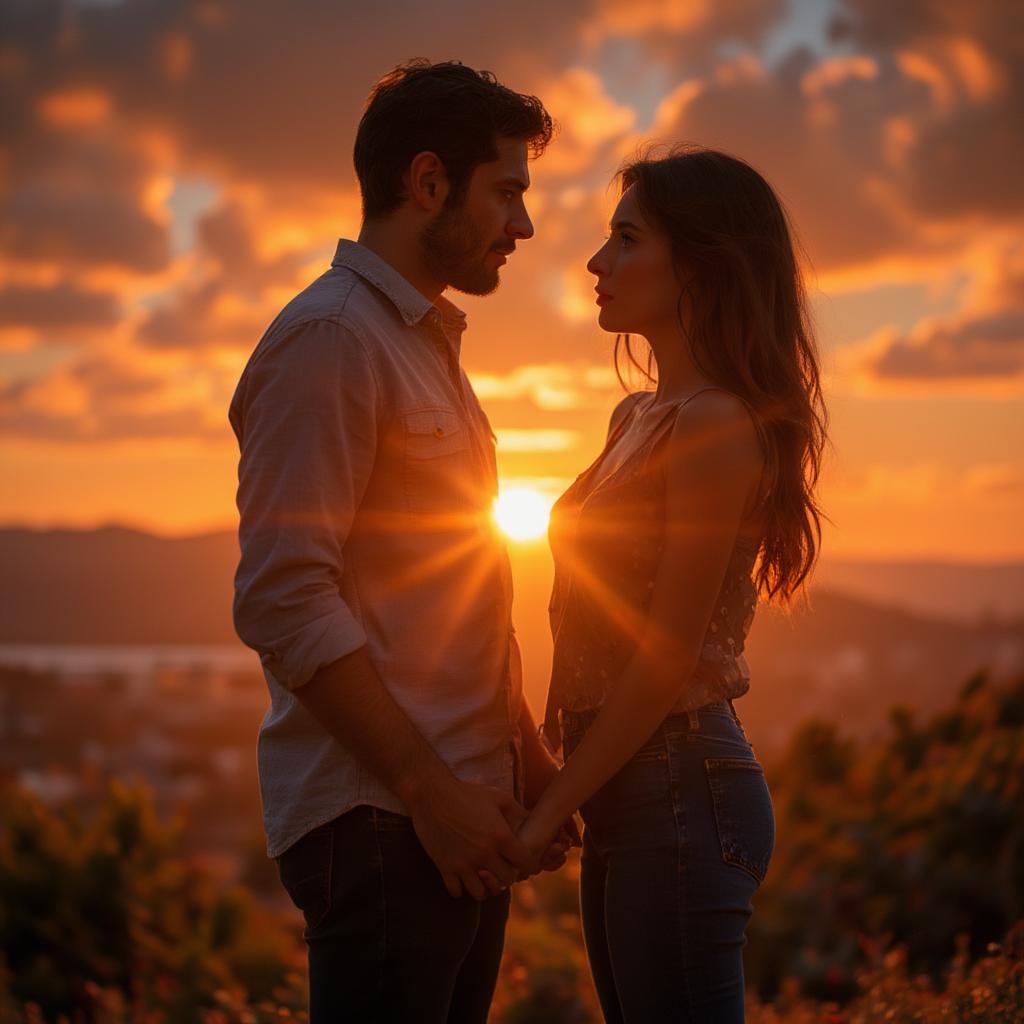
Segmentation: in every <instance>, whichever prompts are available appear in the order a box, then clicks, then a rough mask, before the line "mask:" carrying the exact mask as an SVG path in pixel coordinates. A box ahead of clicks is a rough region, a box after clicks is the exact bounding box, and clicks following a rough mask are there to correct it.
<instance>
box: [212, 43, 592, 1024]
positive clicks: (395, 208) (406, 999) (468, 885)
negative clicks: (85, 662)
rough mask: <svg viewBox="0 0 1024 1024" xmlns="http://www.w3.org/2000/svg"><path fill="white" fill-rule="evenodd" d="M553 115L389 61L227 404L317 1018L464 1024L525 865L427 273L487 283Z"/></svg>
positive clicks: (481, 441)
mask: <svg viewBox="0 0 1024 1024" xmlns="http://www.w3.org/2000/svg"><path fill="white" fill-rule="evenodd" d="M551 134H552V123H551V119H550V117H549V116H548V114H547V112H546V111H545V110H544V107H543V105H542V104H541V103H540V101H539V100H537V99H536V98H535V97H531V96H523V95H520V94H517V93H514V92H512V91H511V90H509V89H507V88H505V87H504V86H502V85H500V84H499V83H497V82H496V81H495V80H494V78H493V76H491V75H489V74H488V73H486V72H476V71H473V70H472V69H470V68H467V67H464V66H463V65H461V64H457V63H444V64H430V63H428V62H426V61H416V62H412V63H410V64H407V65H404V66H402V67H399V68H396V69H395V70H394V71H393V72H391V73H390V74H388V75H387V76H385V78H383V79H382V80H381V82H379V83H378V85H377V86H376V88H375V89H374V91H373V93H372V94H371V96H370V99H369V102H368V105H367V108H366V111H365V113H364V115H363V117H362V120H361V122H360V125H359V129H358V133H357V136H356V143H355V167H356V173H357V176H358V179H359V184H360V190H361V193H362V200H363V225H362V228H361V230H360V233H359V238H358V241H357V242H351V241H346V240H342V241H341V242H340V243H339V245H338V249H337V254H336V256H335V258H334V261H333V263H332V265H331V268H330V269H329V270H328V271H327V272H326V273H325V274H323V275H322V276H321V277H320V278H318V279H317V280H316V281H314V282H313V283H312V284H311V285H310V286H309V287H308V288H306V289H305V290H304V291H303V292H301V293H300V294H299V295H298V296H297V297H296V298H295V299H293V300H292V301H291V302H290V303H289V304H288V305H287V306H285V308H284V309H283V310H282V312H281V313H280V314H279V315H278V316H277V318H276V319H275V320H274V322H273V323H272V324H271V325H270V327H269V328H268V329H267V332H266V334H265V335H264V336H263V338H262V339H261V341H260V343H259V345H258V346H257V348H256V350H255V351H254V353H253V355H252V357H251V358H250V360H249V362H248V364H247V365H246V367H245V370H244V372H243V374H242V377H241V380H240V381H239V384H238V388H237V390H236V393H235V395H234V398H233V399H232V403H231V410H230V420H231V424H232V427H233V429H234V431H235V434H236V436H237V438H238V442H239V447H240V450H241V459H240V463H239V488H238V508H239V513H240V528H239V539H240V544H241V560H240V563H239V566H238V571H237V574H236V578H235V602H234V616H235V626H236V629H237V631H238V634H239V636H240V637H241V638H242V640H243V641H244V642H245V643H247V644H248V645H249V646H250V647H252V648H254V649H255V650H256V651H258V652H259V654H260V659H261V662H262V665H263V669H264V674H265V676H266V679H267V684H268V686H269V688H270V694H271V701H272V702H271V708H270V711H269V712H268V714H267V716H266V718H265V719H264V722H263V725H262V728H261V731H260V738H259V768H260V786H261V793H262V798H263V805H264V821H265V825H266V830H267V843H268V853H269V855H270V856H272V857H275V858H277V859H278V864H279V869H280V873H281V878H282V882H283V883H284V885H285V887H286V889H287V890H288V892H289V894H290V895H291V897H292V899H293V901H294V902H295V904H296V905H297V906H298V907H299V909H301V910H302V911H303V914H304V916H305V919H306V932H305V937H306V941H307V944H308V947H309V970H310V1018H311V1021H312V1024H324V1022H327V1021H341V1020H345V1021H363V1020H365V1021H392V1020H393V1021H416V1022H433V1021H473V1022H480V1024H483V1022H484V1021H485V1020H486V1017H487V1009H488V1006H489V1004H490V1000H491V996H492V994H493V990H494V985H495V981H496V978H497V971H498V964H499V961H500V957H501V950H502V944H503V941H504V929H505V921H506V918H507V915H508V899H509V895H508V886H509V885H510V884H511V883H512V882H513V881H514V880H515V879H516V878H517V877H520V876H521V875H522V874H524V873H527V872H529V871H531V870H533V869H535V865H533V864H532V862H531V858H530V855H529V853H528V852H527V851H526V849H525V848H524V846H523V844H522V843H520V842H519V841H518V840H517V838H516V836H515V830H516V828H517V826H518V825H519V824H520V823H521V821H522V820H523V818H524V817H525V813H526V812H525V810H524V804H525V806H527V807H528V806H532V804H533V802H535V800H536V798H537V797H538V796H539V794H540V792H541V791H542V790H543V788H544V786H545V785H546V784H547V781H548V780H549V779H550V777H551V776H552V774H553V773H554V772H555V771H556V770H557V769H556V765H555V764H554V762H553V761H552V760H551V759H550V757H549V756H548V755H547V753H546V752H545V751H544V749H543V748H542V747H541V745H540V741H539V740H538V738H537V735H536V732H535V729H534V725H533V721H532V718H531V716H530V712H529V710H528V709H527V707H526V704H525V702H524V701H523V700H522V693H521V678H520V672H519V658H518V650H517V648H516V646H515V638H514V635H513V629H512V624H511V600H512V590H511V576H510V571H509V564H508V558H507V555H506V552H505V549H504V546H503V545H502V543H501V542H500V541H499V540H498V537H497V535H496V531H495V529H494V527H493V525H492V520H491V516H490V508H491V504H492V501H493V498H494V495H495V493H496V490H497V475H496V468H495V457H494V438H493V434H492V432H491V430H490V425H489V423H488V421H487V418H486V416H485V415H484V413H483V410H482V409H481V408H480V406H479V404H478V403H477V400H476V397H475V396H474V394H473V390H472V388H471V386H470V383H469V380H468V378H467V377H466V375H465V373H464V372H463V371H462V369H461V367H460V364H459V352H460V341H461V335H462V331H463V329H464V327H465V316H464V315H463V314H462V313H461V312H460V311H459V310H458V309H457V308H456V307H455V306H454V305H453V304H452V303H451V302H449V301H448V300H447V299H446V298H444V297H443V296H442V294H441V293H442V292H443V291H444V290H445V289H446V288H448V287H452V288H455V289H458V290H460V291H463V292H466V293H469V294H474V295H486V294H488V293H489V292H492V291H493V290H494V289H495V288H496V287H497V285H498V268H499V267H500V266H501V265H502V264H504V263H505V261H506V260H507V258H508V257H509V256H510V255H511V254H512V253H513V251H514V250H515V248H516V244H517V243H518V242H519V241H521V240H525V239H528V238H530V237H531V236H532V234H533V226H532V224H531V223H530V218H529V216H528V214H527V211H526V207H525V204H524V199H523V194H524V193H525V191H526V190H527V188H528V186H529V171H528V158H529V157H530V156H536V155H539V154H540V153H541V152H542V151H543V149H544V148H545V146H546V145H547V143H548V142H549V141H550V138H551ZM576 838H577V837H572V838H571V839H570V836H569V827H568V826H567V830H566V833H565V835H564V836H563V837H562V841H561V843H559V844H555V845H553V846H552V848H551V849H550V850H549V851H548V855H547V857H546V859H545V862H544V865H543V866H545V867H548V868H551V867H557V866H558V865H559V864H560V863H561V862H562V861H564V854H565V846H566V844H567V843H568V842H569V841H575V839H576Z"/></svg>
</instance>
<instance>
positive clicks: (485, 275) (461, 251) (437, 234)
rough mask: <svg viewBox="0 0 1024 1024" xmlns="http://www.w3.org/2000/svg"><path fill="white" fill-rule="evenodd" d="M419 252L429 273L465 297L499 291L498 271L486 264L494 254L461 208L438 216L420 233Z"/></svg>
mask: <svg viewBox="0 0 1024 1024" xmlns="http://www.w3.org/2000/svg"><path fill="white" fill-rule="evenodd" d="M420 250H421V251H422V253H423V258H424V261H425V263H426V265H427V268H428V269H429V270H430V273H431V274H432V275H433V276H434V277H435V278H437V279H438V280H440V281H444V282H445V284H447V285H448V286H450V287H452V288H454V289H456V291H460V292H464V293H465V294H466V295H489V294H490V293H491V292H493V291H494V289H495V288H497V287H498V268H497V266H491V265H489V264H488V263H486V262H485V261H486V259H487V256H488V254H489V253H490V252H492V251H493V247H492V246H488V245H487V244H486V242H485V240H484V237H483V235H482V233H481V232H480V230H479V229H478V228H477V226H476V224H474V223H473V220H472V218H471V217H470V216H469V214H468V213H466V211H465V209H464V208H463V207H461V206H457V207H453V208H451V209H449V208H448V207H444V208H443V209H442V210H441V212H440V213H439V214H438V215H437V216H436V217H435V218H434V219H433V220H432V221H431V222H430V223H429V224H428V225H427V226H426V227H425V228H424V229H423V232H422V233H421V235H420Z"/></svg>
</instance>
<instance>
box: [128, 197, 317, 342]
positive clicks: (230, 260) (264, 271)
mask: <svg viewBox="0 0 1024 1024" xmlns="http://www.w3.org/2000/svg"><path fill="white" fill-rule="evenodd" d="M262 242H263V240H261V238H260V236H259V234H258V233H257V232H256V231H255V230H254V229H253V226H252V224H251V222H250V214H249V213H248V211H246V210H245V209H244V208H243V206H242V205H241V204H240V203H238V202H236V201H234V200H232V199H230V198H228V199H226V200H225V201H224V202H222V203H221V204H220V205H218V206H217V207H216V208H214V209H213V210H211V211H208V212H207V213H205V214H204V215H203V216H202V217H201V218H200V220H199V222H198V225H197V228H196V246H195V252H194V254H193V261H194V264H195V273H194V274H193V275H192V277H190V278H189V279H187V280H185V281H184V282H182V283H181V284H180V285H178V286H177V287H176V288H175V289H174V290H173V291H172V292H171V294H170V295H169V297H168V298H167V299H166V300H165V301H164V302H163V303H161V304H160V305H158V306H157V307H156V308H154V309H152V310H151V312H149V313H148V314H147V315H146V316H145V318H144V319H143V320H142V322H141V323H140V324H139V326H138V329H137V331H136V339H137V340H138V341H139V343H141V344H142V345H145V346H148V347H152V348H161V349H191V350H197V349H201V348H204V347H208V346H226V347H232V348H250V349H251V348H252V347H254V346H255V344H256V342H257V341H258V340H259V337H260V335H261V334H262V333H263V331H264V330H265V328H266V325H267V324H268V323H269V322H270V320H271V319H272V318H273V315H274V313H275V312H276V306H277V305H279V304H280V303H279V302H278V300H279V299H281V295H282V293H283V292H294V291H297V290H298V289H299V287H301V285H302V284H305V281H304V280H303V279H302V277H301V275H300V272H301V271H305V270H306V268H307V267H308V266H309V264H310V263H311V262H312V261H314V260H316V259H318V258H319V257H320V255H321V254H320V253H317V252H316V251H309V250H308V249H306V247H301V248H298V249H294V248H293V249H287V250H285V251H283V252H280V253H275V254H272V255H269V256H266V255H264V254H263V252H262V249H263V244H261V243H262ZM264 244H265V243H264Z"/></svg>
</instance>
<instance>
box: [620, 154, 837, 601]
mask: <svg viewBox="0 0 1024 1024" xmlns="http://www.w3.org/2000/svg"><path fill="white" fill-rule="evenodd" d="M617 178H618V180H619V181H620V182H621V185H622V191H623V192H625V191H626V189H628V188H630V187H631V186H635V188H634V191H635V195H636V199H637V202H638V203H639V205H640V209H641V210H642V212H643V214H644V216H645V218H646V219H647V220H648V221H649V222H650V223H651V224H653V225H654V226H655V227H656V228H658V229H660V230H661V231H663V232H664V233H665V235H666V236H667V237H668V239H669V241H670V244H671V247H672V254H673V259H674V260H675V263H676V266H677V268H678V270H679V274H680V279H681V280H685V282H686V284H685V285H684V287H683V288H682V290H681V292H680V296H679V302H678V307H677V312H678V322H679V326H680V330H681V332H682V337H683V338H685V340H686V342H687V344H688V345H689V348H690V354H691V357H692V358H693V361H694V363H695V364H696V366H697V368H698V369H699V370H700V371H701V373H703V374H704V375H705V376H706V377H707V378H708V379H709V380H710V381H712V383H714V384H716V385H717V386H719V387H722V388H725V389H727V390H729V391H733V392H734V393H736V394H738V395H740V396H741V397H742V398H745V399H746V400H747V401H748V402H749V403H750V404H751V406H753V408H754V410H755V411H756V413H757V415H758V417H759V418H760V421H761V426H762V427H763V429H764V435H765V439H766V441H767V448H768V450H767V452H766V459H767V465H766V473H767V481H768V486H769V490H768V497H767V500H766V513H767V527H766V531H765V537H764V541H763V543H762V547H761V555H760V561H759V563H758V567H757V571H756V575H755V584H756V586H757V589H758V592H759V593H763V594H766V595H767V598H768V599H769V600H771V599H772V598H775V597H776V596H778V597H779V599H780V600H781V602H782V603H784V604H788V603H789V602H790V601H791V599H792V597H793V595H794V593H796V592H797V591H798V590H799V589H801V588H802V586H803V584H804V582H805V580H806V579H807V578H808V577H809V575H810V572H811V570H812V568H813V567H814V563H815V560H816V558H817V554H818V551H819V550H820V546H821V519H822V518H826V519H827V518H828V517H827V516H825V515H824V513H823V512H822V510H821V509H820V507H819V506H818V504H817V501H816V498H815V487H816V485H817V482H818V476H819V473H820V470H821V461H822V454H823V450H824V447H825V445H826V443H827V439H828V435H827V428H828V412H827V410H826V408H825V403H824V399H823V397H822V392H821V380H820V370H819V365H818V352H817V346H816V344H815V340H814V332H813V329H812V326H811V322H810V317H809V314H808V310H807V298H806V294H805V291H804V286H803V279H802V276H801V273H800V268H799V266H798V264H797V260H796V256H795V253H794V246H793V241H792V235H791V229H790V224H789V220H788V218H787V216H786V212H785V210H784V208H783V206H782V203H781V202H780V201H779V199H778V197H777V196H776V195H775V193H774V191H773V190H772V188H771V186H770V185H769V184H768V183H767V182H766V181H765V180H764V178H762V177H761V175H760V174H758V172H757V171H755V170H754V169H753V168H752V167H751V166H750V165H749V164H747V163H745V162H744V161H742V160H740V159H738V158H736V157H733V156H729V155H727V154H725V153H721V152H718V151H716V150H710V149H703V148H699V147H692V146H677V147H674V148H673V149H671V150H670V151H669V152H668V153H667V154H666V155H662V156H657V155H654V154H653V152H648V153H646V154H642V155H641V156H639V157H638V158H637V159H635V160H631V161H630V162H629V163H627V164H625V165H624V166H623V167H622V169H621V170H620V171H619V173H618V175H617ZM684 301H685V303H686V309H687V322H686V323H685V324H684V322H683V315H682V310H683V304H684ZM623 349H624V350H625V356H626V358H627V360H628V362H629V363H630V364H631V365H632V366H633V367H635V368H636V369H639V370H640V371H641V373H643V374H644V376H645V377H647V378H648V380H652V381H653V374H652V354H651V353H650V352H649V351H648V353H647V359H646V366H644V365H643V363H641V360H640V358H638V354H637V352H636V351H635V350H634V347H633V341H632V339H631V337H630V335H628V334H625V335H622V334H620V335H618V337H617V338H616V339H615V368H616V373H617V374H618V376H619V380H620V381H621V382H622V383H623V384H624V385H625V380H624V378H623V375H622V372H621V366H620V360H621V356H622V353H623Z"/></svg>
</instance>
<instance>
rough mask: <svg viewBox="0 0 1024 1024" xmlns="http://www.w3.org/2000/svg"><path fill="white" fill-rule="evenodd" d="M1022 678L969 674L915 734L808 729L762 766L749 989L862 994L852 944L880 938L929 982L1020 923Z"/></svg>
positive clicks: (904, 729)
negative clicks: (872, 736) (966, 950)
mask: <svg viewBox="0 0 1024 1024" xmlns="http://www.w3.org/2000/svg"><path fill="white" fill-rule="evenodd" d="M1022 709H1024V680H1021V681H1019V682H1017V684H1016V685H1014V686H1010V687H1007V688H1003V689H997V688H995V687H993V686H991V685H990V684H989V683H988V682H987V680H986V679H985V677H984V676H983V675H978V676H975V677H972V679H971V680H969V681H968V683H967V684H966V685H965V686H964V687H963V688H962V690H961V692H960V694H959V696H958V698H957V700H956V703H955V705H954V706H953V707H952V708H950V709H948V710H945V711H943V712H942V713H940V714H937V715H934V716H933V717H932V718H931V719H930V720H928V721H926V722H924V723H922V724H920V725H918V724H916V723H915V721H914V717H913V715H912V714H911V712H910V711H909V710H908V709H906V708H896V709H894V710H893V712H892V713H891V715H890V724H891V728H892V732H891V735H890V736H889V737H888V738H887V739H885V740H882V741H875V742H873V743H871V744H858V743H856V742H855V741H852V740H844V739H841V738H840V736H839V734H838V732H837V730H836V729H835V727H834V726H831V725H827V724H824V723H818V722H811V723H809V724H807V725H806V726H804V727H803V728H802V729H801V730H800V731H799V732H798V733H797V734H796V735H795V736H794V738H793V740H792V742H791V743H790V746H789V748H788V750H787V752H786V755H785V756H784V757H783V758H782V759H781V760H780V762H779V763H778V764H777V765H775V766H769V772H768V774H769V782H770V784H771V789H772V793H773V796H774V800H775V810H776V818H777V824H778V828H777V837H778V838H777V846H776V851H775V855H774V857H773V860H772V864H771V868H770V870H769V875H768V878H767V880H766V882H765V884H764V886H763V887H762V889H761V891H760V892H759V893H758V896H757V898H756V900H755V913H754V916H753V919H752V921H751V925H750V928H749V930H748V936H749V946H748V950H747V968H748V980H749V981H752V982H753V984H754V985H755V986H756V987H757V988H758V990H759V991H760V992H761V994H762V996H769V997H770V996H772V995H774V994H775V993H776V992H778V990H779V988H780V986H781V984H782V980H783V979H784V978H796V979H797V980H798V981H799V983H800V986H801V988H802V990H803V991H804V992H806V993H809V994H812V995H814V996H816V997H818V998H833V999H845V998H849V997H850V996H852V995H853V993H854V992H855V991H856V990H857V983H856V971H857V969H858V968H859V967H860V966H861V965H862V964H863V962H864V953H863V948H862V937H878V936H889V937H890V938H891V939H892V940H893V941H895V942H898V943H901V944H903V945H904V947H905V949H906V956H907V960H908V964H909V965H910V968H911V969H912V970H914V971H924V972H926V973H928V974H930V975H931V976H932V977H933V978H934V977H937V976H938V975H939V974H940V972H941V970H942V968H943V967H944V965H946V964H947V963H948V962H949V960H950V958H951V957H952V955H953V953H954V944H955V941H956V936H957V935H959V934H966V935H969V936H970V943H971V945H970V951H971V953H972V954H973V955H975V956H977V955H980V954H981V953H982V952H983V951H984V949H985V947H986V945H987V944H988V943H990V942H995V941H998V940H999V939H1001V938H1002V936H1003V935H1004V934H1005V933H1006V931H1007V930H1008V929H1009V928H1010V927H1011V925H1013V923H1014V922H1015V921H1017V920H1018V919H1020V918H1021V917H1024V731H1022V729H1021V718H1022Z"/></svg>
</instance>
